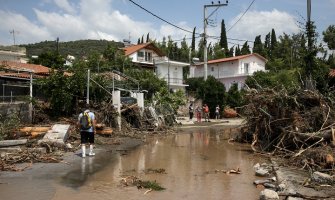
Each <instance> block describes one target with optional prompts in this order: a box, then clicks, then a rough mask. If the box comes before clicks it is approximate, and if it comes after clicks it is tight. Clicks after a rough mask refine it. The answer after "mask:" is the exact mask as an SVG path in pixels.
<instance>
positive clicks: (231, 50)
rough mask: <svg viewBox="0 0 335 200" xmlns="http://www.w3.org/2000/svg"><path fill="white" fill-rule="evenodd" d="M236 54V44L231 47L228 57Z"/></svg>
mask: <svg viewBox="0 0 335 200" xmlns="http://www.w3.org/2000/svg"><path fill="white" fill-rule="evenodd" d="M233 56H234V46H232V47H231V48H230V49H229V53H228V57H233Z"/></svg>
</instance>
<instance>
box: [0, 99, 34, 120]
mask: <svg viewBox="0 0 335 200" xmlns="http://www.w3.org/2000/svg"><path fill="white" fill-rule="evenodd" d="M15 113H17V114H18V115H19V117H20V119H21V121H23V122H29V104H28V103H24V102H20V103H17V102H16V103H0V114H1V115H2V116H10V115H11V114H15Z"/></svg>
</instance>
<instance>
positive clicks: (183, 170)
mask: <svg viewBox="0 0 335 200" xmlns="http://www.w3.org/2000/svg"><path fill="white" fill-rule="evenodd" d="M224 136H225V134H224V133H223V131H221V130H214V129H204V130H190V131H184V132H183V133H179V134H176V135H171V136H166V137H163V138H158V137H153V138H149V139H147V142H146V144H145V145H143V146H140V147H139V148H137V149H135V150H133V151H131V152H127V154H123V155H118V154H116V155H115V156H114V157H113V158H112V159H113V162H110V158H108V159H106V158H107V156H103V155H102V156H101V157H94V158H91V160H90V159H85V160H84V161H83V163H82V165H81V166H80V167H79V169H77V170H73V171H72V172H70V173H69V174H66V175H65V176H63V177H62V178H61V181H59V183H58V184H56V186H55V187H56V188H55V193H54V195H53V197H52V198H51V199H54V200H58V199H72V200H75V199H80V200H85V199H127V200H129V199H195V200H197V199H259V193H260V191H259V190H257V189H256V188H255V186H254V185H253V184H252V183H253V181H254V180H255V179H256V177H255V176H254V172H253V169H252V166H253V165H254V163H255V162H257V161H255V160H253V158H254V157H253V156H252V155H251V154H250V153H248V149H249V147H248V146H245V145H241V144H229V143H228V141H227V140H225V139H224ZM237 168H239V169H240V170H241V172H242V173H241V174H226V173H222V172H217V173H215V171H220V170H230V169H237ZM148 169H164V170H165V173H145V172H147V171H148ZM130 175H134V176H137V177H139V178H140V179H142V180H150V181H156V182H157V183H159V184H160V185H161V186H162V187H164V188H166V189H165V190H163V191H157V192H156V191H152V192H150V193H148V194H146V195H144V193H145V191H146V189H140V190H139V189H137V188H136V187H123V186H121V185H120V180H121V178H122V177H126V176H130Z"/></svg>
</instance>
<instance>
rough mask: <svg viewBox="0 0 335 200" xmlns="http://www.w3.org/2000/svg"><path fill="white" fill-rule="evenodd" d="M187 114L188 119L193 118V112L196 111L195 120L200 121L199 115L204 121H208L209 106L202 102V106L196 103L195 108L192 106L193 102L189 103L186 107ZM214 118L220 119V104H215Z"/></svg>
mask: <svg viewBox="0 0 335 200" xmlns="http://www.w3.org/2000/svg"><path fill="white" fill-rule="evenodd" d="M188 110H189V115H190V121H192V120H193V115H194V112H195V113H196V117H197V122H201V117H202V116H203V117H204V119H205V122H209V107H208V105H207V104H204V105H203V106H202V108H201V107H200V106H199V105H198V106H197V107H196V108H195V110H194V107H193V103H192V102H191V103H190V106H189V107H188ZM215 118H216V119H220V106H219V105H217V106H216V108H215Z"/></svg>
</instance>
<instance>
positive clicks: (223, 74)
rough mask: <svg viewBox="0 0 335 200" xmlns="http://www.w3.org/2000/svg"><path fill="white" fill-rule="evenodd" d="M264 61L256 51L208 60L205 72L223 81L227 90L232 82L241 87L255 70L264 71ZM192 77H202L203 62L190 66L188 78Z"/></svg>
mask: <svg viewBox="0 0 335 200" xmlns="http://www.w3.org/2000/svg"><path fill="white" fill-rule="evenodd" d="M266 62H267V60H266V59H265V58H264V57H263V56H261V55H259V54H257V53H253V54H248V55H241V56H234V57H230V58H222V59H216V60H209V61H208V64H207V74H208V76H213V77H214V78H216V79H217V80H219V81H220V82H221V83H223V84H224V85H225V87H226V89H227V90H228V89H229V88H230V87H231V86H232V84H234V83H237V84H238V88H239V89H241V88H243V87H244V83H245V80H246V79H247V77H248V76H251V75H252V74H253V73H254V72H256V71H265V63H266ZM194 77H204V64H203V63H201V64H196V65H192V66H190V78H194Z"/></svg>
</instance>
